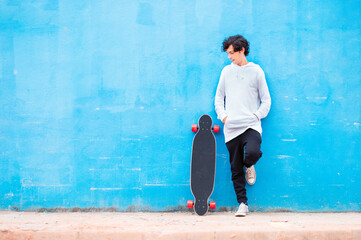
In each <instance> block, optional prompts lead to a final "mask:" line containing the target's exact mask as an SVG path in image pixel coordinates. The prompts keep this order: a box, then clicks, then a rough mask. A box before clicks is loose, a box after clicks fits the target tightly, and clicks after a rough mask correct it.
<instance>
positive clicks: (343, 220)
mask: <svg viewBox="0 0 361 240" xmlns="http://www.w3.org/2000/svg"><path fill="white" fill-rule="evenodd" d="M0 239H1V240H2V239H7V240H8V239H9V240H11V239H32V240H38V239H51V240H55V239H66V240H73V239H86V240H91V239H96V240H102V239H132V240H137V239H141V240H146V239H197V240H201V239H242V240H246V239H262V240H263V239H317V240H322V239H361V213H268V212H267V213H261V212H255V213H250V214H249V215H248V216H247V217H243V218H236V217H234V214H233V213H231V212H212V213H209V214H208V215H206V216H203V217H200V216H197V215H195V214H193V213H191V212H175V213H149V212H147V213H140V212H137V213H120V212H93V213H38V212H12V211H0Z"/></svg>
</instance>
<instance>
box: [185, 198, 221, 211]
mask: <svg viewBox="0 0 361 240" xmlns="http://www.w3.org/2000/svg"><path fill="white" fill-rule="evenodd" d="M208 206H209V209H216V202H214V201H210V202H209V204H208ZM193 207H194V202H193V200H188V202H187V208H193Z"/></svg>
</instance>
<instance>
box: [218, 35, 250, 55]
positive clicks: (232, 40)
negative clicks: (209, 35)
mask: <svg viewBox="0 0 361 240" xmlns="http://www.w3.org/2000/svg"><path fill="white" fill-rule="evenodd" d="M231 45H232V46H233V48H234V51H235V52H239V51H241V50H242V48H244V55H245V56H247V55H248V53H249V42H248V41H247V40H246V39H245V38H244V37H243V36H242V35H235V36H231V37H229V38H226V39H224V41H223V51H224V52H225V51H227V49H228V48H229V46H231Z"/></svg>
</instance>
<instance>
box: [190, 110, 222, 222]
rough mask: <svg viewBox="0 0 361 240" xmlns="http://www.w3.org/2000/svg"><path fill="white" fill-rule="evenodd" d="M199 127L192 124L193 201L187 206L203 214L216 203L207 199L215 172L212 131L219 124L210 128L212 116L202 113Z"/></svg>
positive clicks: (215, 130) (214, 146)
mask: <svg viewBox="0 0 361 240" xmlns="http://www.w3.org/2000/svg"><path fill="white" fill-rule="evenodd" d="M198 123H199V127H198V126H197V125H196V124H193V125H192V131H193V132H197V133H196V135H195V136H194V139H193V145H192V159H191V181H190V183H191V184H190V185H191V191H192V194H193V196H194V199H195V201H192V200H189V201H188V202H187V207H188V208H194V211H195V212H196V213H197V214H198V215H204V214H206V213H207V212H208V208H211V209H215V208H216V203H215V202H210V204H208V199H209V197H210V196H211V195H212V192H213V188H214V179H215V173H216V139H215V137H214V135H213V133H212V129H213V131H214V132H219V126H218V125H215V126H214V127H213V128H212V124H213V122H212V118H211V117H210V116H209V115H203V116H201V117H200V118H199V122H198Z"/></svg>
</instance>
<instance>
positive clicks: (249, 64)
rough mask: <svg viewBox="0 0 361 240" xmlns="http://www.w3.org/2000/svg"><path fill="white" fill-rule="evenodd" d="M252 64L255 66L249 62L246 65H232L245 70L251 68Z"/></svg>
mask: <svg viewBox="0 0 361 240" xmlns="http://www.w3.org/2000/svg"><path fill="white" fill-rule="evenodd" d="M252 64H253V63H252V62H248V63H247V64H246V65H243V66H238V65H237V64H234V63H231V65H232V66H233V67H235V68H245V67H249V66H251V65H252Z"/></svg>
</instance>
